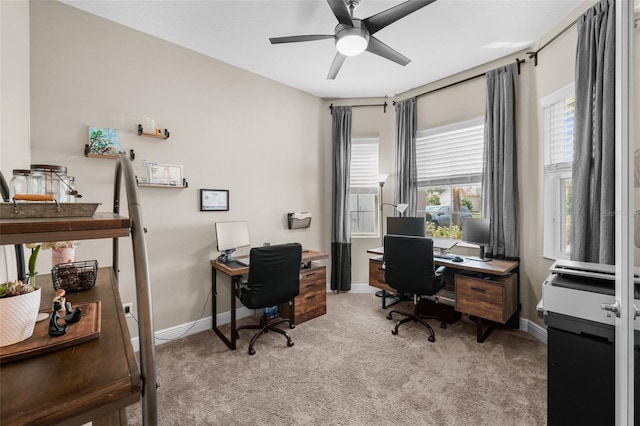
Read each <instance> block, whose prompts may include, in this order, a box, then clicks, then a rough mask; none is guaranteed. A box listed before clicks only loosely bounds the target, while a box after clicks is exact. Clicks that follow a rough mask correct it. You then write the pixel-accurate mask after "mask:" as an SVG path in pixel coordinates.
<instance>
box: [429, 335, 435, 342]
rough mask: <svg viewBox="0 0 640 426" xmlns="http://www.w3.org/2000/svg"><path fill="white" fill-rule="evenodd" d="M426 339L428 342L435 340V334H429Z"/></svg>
mask: <svg viewBox="0 0 640 426" xmlns="http://www.w3.org/2000/svg"><path fill="white" fill-rule="evenodd" d="M427 340H429V341H430V342H435V341H436V336H434V335H431V336H429V338H428V339H427Z"/></svg>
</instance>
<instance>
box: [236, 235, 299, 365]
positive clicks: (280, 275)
mask: <svg viewBox="0 0 640 426" xmlns="http://www.w3.org/2000/svg"><path fill="white" fill-rule="evenodd" d="M249 259H250V260H249V276H248V280H246V281H244V282H242V281H241V283H242V284H243V285H242V286H241V287H240V288H239V289H238V292H237V295H238V298H239V299H240V301H241V302H242V304H243V305H244V306H246V307H247V308H249V309H264V308H270V307H272V306H276V305H279V304H281V303H287V302H289V301H291V300H293V298H294V297H296V296H297V295H298V294H299V293H300V262H301V260H302V246H301V245H300V244H298V243H290V244H280V245H275V246H268V247H255V248H252V249H251V252H250V254H249ZM245 284H246V286H245ZM285 322H288V323H289V328H294V327H295V324H294V323H293V322H292V321H291V320H289V319H287V318H280V317H278V316H276V317H275V318H272V319H270V318H269V315H268V313H266V312H265V313H264V314H263V315H262V318H261V319H260V324H255V325H245V326H242V327H238V328H237V329H236V338H239V334H238V333H237V332H238V331H239V330H242V329H245V328H250V329H258V330H259V331H258V332H257V333H256V334H255V335H254V336H253V339H251V343H250V344H249V355H253V354H254V353H255V352H256V351H255V350H254V349H253V344H254V343H255V341H256V340H257V339H258V337H260V335H262V333H265V332H268V331H269V330H271V331H275V332H276V333H280V334H282V335H284V336H285V337H286V338H287V346H293V341H292V340H291V337H289V335H288V334H287V333H286V332H285V331H284V330H282V329H280V328H277V327H276V325H279V324H282V323H285Z"/></svg>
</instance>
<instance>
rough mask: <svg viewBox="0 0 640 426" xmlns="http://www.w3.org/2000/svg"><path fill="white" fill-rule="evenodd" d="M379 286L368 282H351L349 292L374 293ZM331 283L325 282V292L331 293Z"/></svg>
mask: <svg viewBox="0 0 640 426" xmlns="http://www.w3.org/2000/svg"><path fill="white" fill-rule="evenodd" d="M378 290H380V289H379V288H375V287H371V286H370V285H369V284H351V290H349V293H375V292H376V291H378ZM331 292H333V290H331V284H327V293H331Z"/></svg>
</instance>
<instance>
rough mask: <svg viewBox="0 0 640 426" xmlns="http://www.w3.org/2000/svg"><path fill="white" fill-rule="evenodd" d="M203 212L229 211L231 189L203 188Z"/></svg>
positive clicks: (201, 201) (201, 197) (201, 195)
mask: <svg viewBox="0 0 640 426" xmlns="http://www.w3.org/2000/svg"><path fill="white" fill-rule="evenodd" d="M200 211H201V212H226V211H229V190H227V189H201V190H200Z"/></svg>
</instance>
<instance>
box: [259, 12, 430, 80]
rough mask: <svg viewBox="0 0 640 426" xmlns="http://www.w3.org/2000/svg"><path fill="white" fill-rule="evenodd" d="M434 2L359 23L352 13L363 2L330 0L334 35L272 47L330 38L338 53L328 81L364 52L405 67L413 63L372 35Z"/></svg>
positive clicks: (275, 39) (277, 41)
mask: <svg viewBox="0 0 640 426" xmlns="http://www.w3.org/2000/svg"><path fill="white" fill-rule="evenodd" d="M434 1H435V0H408V1H406V2H404V3H400V4H399V5H396V6H394V7H392V8H390V9H387V10H384V11H382V12H380V13H377V14H375V15H372V16H369V17H368V18H366V19H358V18H354V17H353V11H354V10H355V8H356V7H358V5H359V4H360V0H327V3H329V7H330V8H331V10H332V11H333V14H334V15H335V17H336V19H337V20H338V25H336V28H335V29H334V34H311V35H299V36H289V37H272V38H270V39H269V40H270V41H271V44H280V43H297V42H301V41H314V40H324V39H328V38H332V39H334V40H335V43H336V49H337V52H336V56H335V58H334V59H333V63H332V64H331V68H330V69H329V75H327V79H329V80H333V79H335V78H336V75H338V71H340V68H341V67H342V64H343V63H344V60H345V59H346V58H347V56H356V55H359V54H360V53H362V52H364V51H365V50H366V51H367V52H371V53H373V54H376V55H378V56H382V57H383V58H386V59H388V60H390V61H393V62H395V63H398V64H400V65H402V66H405V65H407V64H408V63H409V62H411V60H410V59H409V58H407V57H406V56H404V55H402V54H400V53H398V52H396V51H395V50H393V49H392V48H390V47H389V46H387V45H386V44H384V43H383V42H381V41H380V40H378V39H377V38H375V37H374V36H373V34H375V33H376V32H378V31H380V30H381V29H383V28H384V27H386V26H387V25H389V24H392V23H394V22H395V21H397V20H399V19H401V18H404V17H405V16H407V15H409V14H410V13H413V12H415V11H416V10H418V9H421V8H423V7H425V6H427V5H429V4H430V3H433V2H434Z"/></svg>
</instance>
